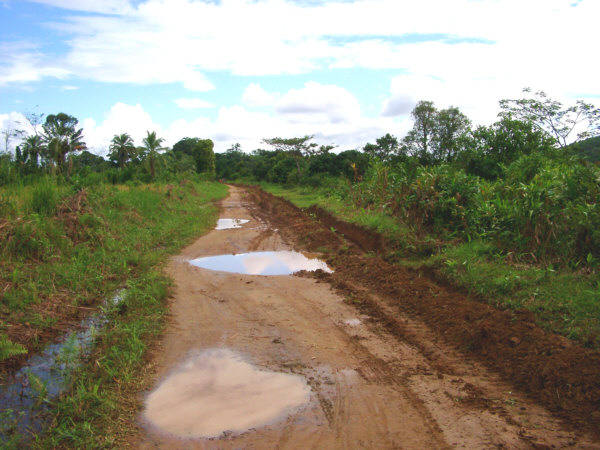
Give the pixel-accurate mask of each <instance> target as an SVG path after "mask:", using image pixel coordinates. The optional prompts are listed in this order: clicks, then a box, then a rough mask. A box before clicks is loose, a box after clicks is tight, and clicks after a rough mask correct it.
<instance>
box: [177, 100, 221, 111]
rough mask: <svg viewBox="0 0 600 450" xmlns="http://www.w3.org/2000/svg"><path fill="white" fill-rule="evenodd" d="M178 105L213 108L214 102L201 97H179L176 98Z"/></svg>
mask: <svg viewBox="0 0 600 450" xmlns="http://www.w3.org/2000/svg"><path fill="white" fill-rule="evenodd" d="M175 103H177V106H179V107H180V108H185V109H200V108H212V106H213V105H212V104H211V103H209V102H207V101H206V100H202V99H201V98H178V99H177V100H175Z"/></svg>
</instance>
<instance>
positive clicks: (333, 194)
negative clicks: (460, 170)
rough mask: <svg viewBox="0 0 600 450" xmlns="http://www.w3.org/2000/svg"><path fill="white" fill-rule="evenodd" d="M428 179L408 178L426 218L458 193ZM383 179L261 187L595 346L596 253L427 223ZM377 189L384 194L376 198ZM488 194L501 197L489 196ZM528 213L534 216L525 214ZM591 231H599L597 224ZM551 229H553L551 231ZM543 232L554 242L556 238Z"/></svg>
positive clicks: (401, 259)
mask: <svg viewBox="0 0 600 450" xmlns="http://www.w3.org/2000/svg"><path fill="white" fill-rule="evenodd" d="M379 169H381V167H380V168H379ZM442 173H443V172H442ZM438 175H439V174H438ZM431 176H432V173H431V172H430V171H424V173H422V174H421V177H417V178H416V179H415V180H413V182H412V183H411V185H412V187H413V189H419V188H420V189H423V191H429V195H430V196H431V198H430V199H428V200H427V201H425V202H423V204H422V205H423V206H422V208H423V209H424V210H421V211H418V214H419V217H427V216H428V210H429V208H431V209H434V208H435V207H440V205H444V202H445V200H446V199H447V197H455V198H456V193H455V192H452V191H450V192H449V190H447V189H446V188H439V187H438V189H437V190H436V189H434V186H435V183H431V185H429V186H426V185H424V184H425V180H424V179H423V178H426V179H430V177H431ZM387 177H388V183H391V179H392V178H393V175H392V174H390V173H388V174H387ZM381 179H382V177H381V173H379V174H377V170H372V173H371V174H370V175H368V176H367V177H366V179H365V181H364V182H363V183H362V184H361V185H360V186H353V185H352V184H350V183H348V182H344V181H340V180H331V183H330V184H329V185H327V186H323V187H321V188H318V189H316V188H314V187H306V186H305V187H301V186H287V187H285V186H281V185H274V184H262V187H263V188H264V189H265V190H267V191H269V192H271V193H273V194H276V195H280V196H282V197H284V198H286V199H288V200H290V201H292V202H293V203H294V204H295V205H296V206H299V207H302V208H309V207H311V206H313V205H316V206H318V207H320V208H323V209H324V210H326V211H328V212H330V213H331V214H333V215H334V216H335V217H337V218H339V219H341V220H343V221H347V222H351V223H355V224H358V225H360V226H363V227H365V228H367V229H370V230H373V231H376V232H377V233H379V234H381V235H382V237H383V238H384V242H385V249H384V251H385V253H386V255H385V256H386V258H387V259H388V260H390V261H393V262H395V263H398V264H403V265H407V266H410V267H415V268H424V267H426V268H429V269H431V270H433V271H434V272H435V273H436V274H437V276H438V277H439V278H441V279H443V280H444V281H447V282H450V283H451V284H453V285H454V286H457V287H460V288H462V289H463V290H465V291H466V292H468V293H469V294H470V295H473V297H476V298H478V299H480V300H483V301H487V302H488V303H490V304H493V305H495V306H497V307H499V308H502V309H504V308H513V309H527V310H530V311H532V312H533V313H534V315H535V317H536V319H537V322H538V324H539V325H540V326H542V327H543V328H545V329H547V330H550V331H553V332H557V333H560V334H563V335H565V336H567V337H569V338H571V339H574V340H577V341H580V342H581V343H583V344H584V345H586V346H589V347H593V348H598V346H599V345H600V340H599V339H598V330H600V279H599V277H598V274H597V262H598V261H597V257H596V256H592V257H590V258H587V257H584V258H582V257H581V256H580V257H579V258H578V257H577V256H575V255H574V253H572V252H574V250H576V248H573V247H566V248H561V247H556V245H557V244H556V243H550V244H548V245H549V246H550V248H543V243H541V244H539V247H538V246H533V247H532V248H526V249H520V248H519V247H518V243H519V241H518V240H516V239H515V238H514V237H513V236H511V235H510V234H509V233H513V234H514V235H518V234H519V233H520V229H519V228H518V227H516V226H515V227H514V228H508V227H507V228H506V229H504V230H500V231H499V233H500V235H501V236H502V237H504V239H505V240H504V241H503V240H500V239H494V238H492V237H491V236H490V235H489V234H485V233H484V232H479V233H478V234H477V233H474V232H473V231H470V234H469V232H468V231H466V230H463V231H462V232H461V231H460V230H461V228H460V227H458V226H457V225H456V224H454V226H453V227H450V226H449V224H448V223H447V222H446V223H444V222H441V223H440V224H439V225H436V224H429V225H427V224H424V223H423V222H422V221H416V220H414V219H413V218H411V217H406V216H405V215H402V214H399V213H398V209H397V208H398V205H402V206H401V207H403V208H411V207H414V205H411V204H410V198H407V197H408V196H407V197H404V196H402V195H401V194H400V193H399V191H402V190H403V189H402V188H400V187H399V186H398V185H396V186H395V187H394V188H393V187H391V186H389V185H388V187H387V189H389V195H387V196H386V195H383V193H382V191H381V189H382V186H381V185H380V184H379V183H378V182H377V180H379V181H381ZM446 181H447V180H446ZM438 182H439V181H438ZM441 185H442V186H443V185H444V183H443V182H442V183H441ZM438 186H439V185H438ZM404 188H406V186H404ZM525 188H526V186H525ZM586 188H587V187H586ZM357 189H358V190H362V195H363V196H364V195H365V194H366V191H369V192H370V194H371V195H372V197H371V199H370V201H369V202H368V203H366V204H365V203H363V202H362V201H359V200H357V195H358V194H357V192H356V191H357ZM378 189H379V190H378ZM498 189H499V188H498ZM556 189H557V186H556V185H553V186H552V189H551V191H552V190H554V191H556ZM375 192H379V194H378V195H379V197H377V195H376V194H375ZM461 192H462V191H461ZM444 196H446V199H444ZM363 198H364V197H363ZM375 198H378V199H379V200H375ZM491 198H496V197H494V196H493V195H492V196H491ZM413 199H414V197H413ZM391 201H395V202H396V203H397V205H396V207H395V208H394V207H392V206H391V204H390V202H391ZM502 201H503V202H506V203H511V204H512V206H513V207H514V208H518V207H523V203H524V202H523V201H522V200H519V201H516V200H512V201H509V200H508V199H505V198H504V199H502ZM436 202H437V203H436ZM544 203H545V204H546V205H548V204H549V205H552V207H553V208H556V209H557V210H559V209H561V208H564V205H562V204H560V203H556V202H552V203H550V202H544ZM450 204H451V205H452V206H453V207H454V208H455V209H457V210H459V211H461V210H462V209H463V208H464V206H462V205H461V204H460V203H455V202H451V203H450ZM595 205H597V203H596V202H594V203H592V206H593V207H596V206H595ZM461 206H462V208H461ZM563 211H564V210H563ZM413 212H414V213H415V214H416V213H417V211H413ZM461 212H462V214H464V215H469V214H472V215H476V214H489V205H488V209H487V210H486V209H485V208H484V207H483V206H482V205H477V206H474V207H473V209H468V208H465V209H464V210H462V211H461ZM440 214H441V213H440V212H437V213H436V214H431V216H432V217H440ZM524 214H525V215H528V214H529V213H528V212H527V211H524ZM442 217H443V216H442ZM595 222H597V221H595ZM552 224H554V222H552ZM589 231H590V232H593V231H595V230H594V228H593V225H591V228H590V229H589ZM548 233H552V230H550V231H548ZM573 234H574V233H573V230H571V233H569V230H562V231H561V232H560V235H557V236H555V238H556V239H558V238H560V239H569V238H573ZM544 237H545V238H546V239H552V236H547V235H544ZM536 253H537V256H536Z"/></svg>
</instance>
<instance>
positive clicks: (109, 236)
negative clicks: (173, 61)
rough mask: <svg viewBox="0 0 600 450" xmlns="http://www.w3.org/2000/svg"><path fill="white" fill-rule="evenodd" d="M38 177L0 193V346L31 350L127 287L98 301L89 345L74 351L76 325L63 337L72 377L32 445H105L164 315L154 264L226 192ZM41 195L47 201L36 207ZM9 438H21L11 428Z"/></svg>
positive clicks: (211, 215) (201, 222) (212, 213)
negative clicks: (97, 322)
mask: <svg viewBox="0 0 600 450" xmlns="http://www.w3.org/2000/svg"><path fill="white" fill-rule="evenodd" d="M48 183H49V184H48V185H38V186H37V187H36V186H27V187H25V188H23V187H21V188H18V187H15V186H11V187H7V188H5V190H4V191H3V192H0V198H7V195H8V196H9V197H10V199H11V201H10V204H11V205H12V206H11V208H6V210H7V211H8V213H7V214H9V215H7V216H4V217H3V218H2V219H4V220H5V222H0V225H4V226H0V235H1V236H0V237H2V238H3V239H2V243H3V244H2V246H1V247H0V256H2V260H1V261H0V289H3V292H4V294H3V298H2V302H1V304H0V313H2V314H3V319H5V321H4V323H3V330H5V333H6V335H5V334H0V349H4V351H5V352H6V355H8V356H14V355H16V354H17V353H15V352H21V353H22V352H23V351H25V349H26V348H28V349H30V350H35V349H38V348H39V347H40V345H41V344H42V343H43V342H45V341H46V340H47V339H48V338H50V337H51V336H53V335H55V334H56V333H58V332H61V329H60V328H59V327H57V326H56V325H57V323H58V319H59V318H60V320H61V321H65V320H72V321H75V322H77V321H79V319H78V316H79V313H80V311H86V310H88V309H89V308H90V307H95V306H96V305H98V304H99V303H100V302H101V300H102V299H104V298H107V296H108V295H109V294H110V293H112V292H116V291H118V290H119V289H121V288H123V287H125V292H126V294H124V297H125V298H123V299H122V300H121V301H120V302H119V303H118V304H116V305H114V306H110V305H109V307H108V308H107V311H106V318H107V324H106V326H105V327H104V328H103V329H97V330H94V331H93V332H94V334H95V339H93V344H92V346H91V348H89V349H88V348H87V347H86V349H85V351H83V352H82V351H81V348H80V345H79V342H77V340H76V336H75V334H73V335H72V337H71V338H70V339H72V340H73V342H72V345H66V346H65V347H64V348H65V349H66V350H63V352H62V353H61V355H60V358H59V359H60V360H61V361H60V362H61V363H64V365H65V367H67V366H68V368H69V377H68V379H69V380H70V382H71V383H73V384H72V386H71V388H70V390H69V391H68V393H67V394H64V395H62V396H61V397H60V399H58V400H56V402H55V401H53V402H52V405H50V406H51V412H50V414H51V415H52V416H53V417H54V420H53V422H52V424H51V426H50V427H49V429H48V430H46V432H45V433H44V434H43V435H41V436H38V437H37V438H36V439H37V440H36V442H35V443H33V444H30V445H33V446H39V447H45V448H52V447H80V448H81V447H86V448H87V447H106V446H114V445H115V444H114V443H115V442H116V439H118V438H119V435H120V433H122V432H123V430H124V429H128V430H130V428H128V427H131V425H123V424H127V423H132V422H131V421H128V420H129V419H131V418H132V416H133V414H134V412H135V411H136V408H137V398H136V397H135V395H134V392H137V391H138V390H139V384H140V383H141V380H142V379H143V375H144V374H143V370H141V368H142V364H143V358H144V355H145V351H146V349H147V345H148V342H150V341H151V339H152V337H153V336H156V335H157V334H158V333H159V332H160V330H161V329H162V323H163V322H162V319H163V317H164V315H165V314H166V306H165V299H166V295H167V292H168V288H169V283H170V282H169V280H168V279H166V278H165V277H163V276H162V275H160V273H159V268H158V265H160V264H161V263H162V262H163V261H164V260H165V258H166V257H167V255H169V254H171V253H173V252H175V251H177V250H178V249H179V248H181V247H182V246H183V245H184V244H186V243H187V242H189V240H190V239H191V238H193V237H195V236H198V235H199V234H200V233H202V232H204V231H205V230H207V229H208V228H210V227H212V225H213V224H214V222H215V221H216V214H217V209H216V208H215V207H214V206H212V204H211V201H212V200H214V199H217V198H221V197H223V196H225V194H226V192H227V188H226V186H224V185H220V184H217V183H211V182H189V181H188V182H182V183H180V184H179V185H175V186H173V185H171V186H170V187H169V188H168V189H167V188H166V187H165V186H162V185H160V184H154V185H143V184H137V185H135V184H131V185H127V186H124V185H120V186H114V185H104V184H101V183H99V184H97V185H94V186H93V187H88V188H86V189H87V190H86V191H81V190H80V188H79V187H76V186H69V185H61V184H60V183H57V182H56V181H55V182H54V185H52V184H51V183H50V182H48ZM8 189H10V191H9V190H8ZM44 198H51V200H50V201H49V205H50V206H52V205H54V206H52V207H49V208H47V209H44V207H43V206H42V204H43V202H42V199H44ZM34 199H35V200H34ZM52 199H54V203H52ZM34 205H35V206H34ZM71 350H72V351H71ZM11 352H12V353H11ZM82 358H83V364H81V362H82ZM86 362H87V363H86ZM0 412H1V411H0ZM119 417H121V418H122V417H128V419H119ZM7 439H12V440H13V441H14V442H20V438H19V437H18V436H17V435H15V436H8V438H7ZM3 442H12V441H10V440H6V441H3Z"/></svg>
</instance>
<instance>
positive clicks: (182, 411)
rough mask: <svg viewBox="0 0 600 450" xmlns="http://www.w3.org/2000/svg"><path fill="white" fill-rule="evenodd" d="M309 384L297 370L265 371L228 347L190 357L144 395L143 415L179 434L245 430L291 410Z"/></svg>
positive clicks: (304, 396)
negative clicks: (288, 372) (285, 372)
mask: <svg viewBox="0 0 600 450" xmlns="http://www.w3.org/2000/svg"><path fill="white" fill-rule="evenodd" d="M309 395H310V388H309V387H308V386H307V385H306V383H305V382H304V380H303V379H302V378H301V377H299V376H297V375H289V374H284V373H276V372H267V371H264V370H259V369H257V368H256V367H254V366H252V365H250V364H248V363H247V362H245V361H244V360H243V359H242V357H241V356H240V355H238V354H237V353H234V352H232V351H230V350H227V349H211V350H205V351H203V352H200V353H198V354H197V355H195V356H193V357H192V358H190V359H188V360H187V361H186V362H185V363H184V364H183V365H182V366H181V367H179V368H178V369H177V370H176V371H175V373H173V374H172V375H171V376H170V377H168V378H167V379H166V380H165V381H163V382H162V383H161V385H160V386H159V387H158V388H157V389H156V390H155V391H154V392H153V393H152V394H150V395H149V396H148V399H147V400H146V409H145V411H144V416H145V418H146V419H147V420H148V421H149V422H150V423H151V424H152V425H154V426H156V427H157V428H159V429H160V430H162V431H163V432H167V433H171V434H173V435H175V436H178V437H188V438H200V437H205V438H210V437H217V436H219V435H221V434H222V433H224V432H225V431H232V432H243V431H246V430H249V429H250V428H254V427H257V426H262V425H267V424H270V423H273V422H274V421H276V420H279V419H282V418H284V417H285V416H287V415H288V414H291V413H293V412H294V411H295V410H297V409H298V408H299V407H300V406H302V405H304V404H305V403H307V402H308V400H309Z"/></svg>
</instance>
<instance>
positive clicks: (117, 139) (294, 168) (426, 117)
mask: <svg viewBox="0 0 600 450" xmlns="http://www.w3.org/2000/svg"><path fill="white" fill-rule="evenodd" d="M525 91H526V92H527V93H529V94H531V95H530V97H528V98H524V99H514V100H510V99H507V100H501V101H500V109H501V111H500V113H499V120H498V121H497V122H496V123H494V124H492V125H489V126H477V127H473V125H472V122H471V120H470V119H469V118H468V117H467V116H466V115H465V114H464V113H462V112H461V111H460V110H459V109H458V108H457V107H453V106H451V107H449V108H445V109H437V108H436V106H435V104H434V103H433V102H431V101H420V102H418V103H417V105H416V106H415V108H414V109H413V111H412V113H411V118H412V120H413V127H412V129H411V130H409V132H408V133H407V134H406V135H405V136H404V137H403V138H401V139H399V138H397V137H396V136H394V135H392V134H390V133H387V134H385V135H384V136H382V137H380V138H378V139H376V140H375V142H374V143H367V144H365V145H364V146H363V147H362V148H358V149H349V150H345V151H339V149H336V146H334V145H318V144H316V143H315V142H313V140H314V136H313V135H305V136H301V137H291V138H283V137H271V138H265V139H263V141H262V142H263V144H265V147H266V148H262V149H257V150H254V151H252V152H250V153H247V152H244V151H242V149H241V147H240V145H239V144H234V145H232V146H231V148H230V149H228V150H227V151H226V152H224V153H218V154H216V155H215V153H214V144H213V142H212V141H211V140H210V139H201V138H190V137H185V138H183V139H181V140H180V141H178V142H177V143H176V144H175V145H173V147H172V148H166V147H164V146H163V144H164V139H162V138H160V137H158V136H157V135H156V133H155V132H154V131H147V135H146V137H145V138H144V139H143V140H142V145H139V146H136V145H135V143H134V141H133V139H132V138H131V136H130V135H129V134H128V133H122V134H118V135H115V136H114V137H113V139H112V140H111V143H110V146H109V153H108V155H107V159H105V158H102V157H100V156H97V155H94V154H93V153H91V152H89V151H88V149H87V147H86V144H85V142H84V136H83V130H82V129H81V128H79V127H78V120H77V119H76V118H75V117H73V116H71V115H68V114H65V113H58V114H51V115H48V116H47V117H45V120H44V116H43V115H39V114H28V115H26V123H25V124H22V125H24V126H25V129H18V128H17V129H14V128H12V127H10V126H9V127H6V128H5V129H4V130H3V131H2V135H3V137H4V140H5V148H6V149H8V145H9V140H10V139H12V138H15V137H22V136H25V138H24V139H23V140H22V141H21V144H20V145H18V146H17V147H16V150H15V153H14V156H13V155H11V154H9V153H8V152H6V153H5V154H2V155H0V183H4V184H5V183H8V182H11V181H14V180H16V179H19V178H27V177H29V178H31V177H35V176H38V175H40V174H48V173H51V174H57V175H61V176H64V177H70V176H72V175H77V176H79V177H80V178H81V177H84V178H85V177H91V178H96V179H99V178H102V177H103V178H105V179H107V180H109V181H112V182H125V181H128V180H130V179H139V180H141V181H152V180H155V179H156V178H157V177H158V178H160V179H163V178H168V177H173V176H177V175H178V174H182V173H200V174H205V176H207V177H211V178H212V177H215V176H216V177H217V178H219V179H226V180H236V179H244V180H247V181H270V182H277V183H313V184H315V183H317V184H318V183H319V180H320V179H323V178H324V177H330V176H343V177H345V178H346V179H348V180H349V181H351V182H354V181H359V180H360V179H361V178H362V177H363V176H364V174H365V172H366V170H367V169H368V167H369V166H370V165H372V164H375V163H382V164H386V165H390V166H398V165H399V164H406V163H410V164H413V165H417V166H424V167H430V166H436V165H441V164H451V165H453V166H455V167H457V168H461V169H462V170H464V171H465V172H466V173H467V174H469V175H474V176H479V177H481V178H484V179H487V180H494V179H497V178H498V177H502V176H504V175H505V174H506V169H507V167H509V166H510V164H512V163H513V162H514V161H516V160H517V159H518V158H520V157H522V156H524V155H532V154H543V153H544V152H548V151H549V150H551V149H556V148H561V149H566V150H565V151H571V152H572V151H577V150H578V148H579V147H578V146H577V145H575V146H573V145H571V146H569V145H568V144H569V142H570V141H572V140H576V141H578V142H580V143H581V144H580V146H581V148H580V149H579V152H580V154H581V155H582V157H583V158H587V159H588V160H591V161H593V160H597V159H600V156H599V152H598V151H597V146H593V145H592V146H591V147H590V145H591V144H589V143H590V142H597V141H595V140H594V139H591V140H590V139H588V138H593V137H594V136H596V135H598V134H600V131H599V122H600V110H599V109H598V108H595V107H594V106H593V105H591V104H589V103H586V102H583V101H577V102H576V103H575V104H574V105H572V106H564V105H563V104H562V103H560V102H558V101H555V100H552V99H550V98H549V97H548V96H547V95H546V94H545V93H544V92H542V91H539V92H534V93H532V92H531V90H530V89H525ZM574 134H576V135H577V136H576V138H575V139H574ZM93 174H96V175H93ZM98 174H102V175H98Z"/></svg>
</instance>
